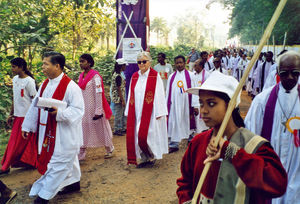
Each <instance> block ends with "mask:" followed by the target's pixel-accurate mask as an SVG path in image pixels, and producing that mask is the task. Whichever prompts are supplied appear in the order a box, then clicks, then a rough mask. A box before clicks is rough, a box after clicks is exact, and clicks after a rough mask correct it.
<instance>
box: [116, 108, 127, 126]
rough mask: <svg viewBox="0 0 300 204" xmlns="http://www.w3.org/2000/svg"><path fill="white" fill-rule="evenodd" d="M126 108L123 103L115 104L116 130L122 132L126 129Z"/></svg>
mask: <svg viewBox="0 0 300 204" xmlns="http://www.w3.org/2000/svg"><path fill="white" fill-rule="evenodd" d="M124 110H125V107H124V106H122V103H115V121H114V130H115V131H122V130H125V129H126V117H125V116H124Z"/></svg>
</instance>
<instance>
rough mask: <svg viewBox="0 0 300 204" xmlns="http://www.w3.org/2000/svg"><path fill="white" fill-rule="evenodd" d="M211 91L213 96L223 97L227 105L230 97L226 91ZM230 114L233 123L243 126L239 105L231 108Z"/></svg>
mask: <svg viewBox="0 0 300 204" xmlns="http://www.w3.org/2000/svg"><path fill="white" fill-rule="evenodd" d="M212 93H213V94H214V95H215V96H217V97H219V98H221V99H223V100H224V101H225V103H226V104H227V105H228V103H229V101H230V97H229V96H228V95H227V94H226V93H223V92H218V91H212ZM231 115H232V119H233V122H234V123H235V125H236V126H237V127H245V123H244V120H243V118H242V116H241V115H240V109H239V107H236V108H235V109H233V111H232V114H231Z"/></svg>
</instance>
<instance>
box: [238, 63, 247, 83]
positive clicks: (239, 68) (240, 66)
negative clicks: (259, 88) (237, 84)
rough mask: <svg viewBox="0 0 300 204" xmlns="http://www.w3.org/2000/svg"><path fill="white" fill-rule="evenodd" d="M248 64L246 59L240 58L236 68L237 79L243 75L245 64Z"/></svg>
mask: <svg viewBox="0 0 300 204" xmlns="http://www.w3.org/2000/svg"><path fill="white" fill-rule="evenodd" d="M248 64H249V61H248V60H247V59H243V58H241V59H240V60H239V62H238V64H237V70H238V73H237V74H238V75H237V77H238V81H240V80H241V78H242V77H243V75H244V71H245V70H246V68H247V66H248Z"/></svg>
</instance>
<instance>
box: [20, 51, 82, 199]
mask: <svg viewBox="0 0 300 204" xmlns="http://www.w3.org/2000/svg"><path fill="white" fill-rule="evenodd" d="M64 64H65V57H64V56H63V55H62V54H60V53H57V52H48V53H45V55H44V58H43V65H42V70H43V72H44V74H45V75H46V76H47V77H48V79H49V82H48V84H47V86H46V88H45V89H44V92H43V94H42V97H43V98H52V96H53V93H54V92H55V90H56V88H57V87H58V85H59V83H60V82H61V80H62V78H63V77H64V73H63V72H62V71H63V68H64ZM44 83H45V82H44ZM41 87H42V86H41ZM40 93H41V88H40V89H39V91H38V93H37V95H36V97H35V99H34V100H33V103H32V104H31V106H30V108H29V110H28V112H27V114H26V116H25V119H24V122H23V125H22V135H23V137H24V138H26V137H27V133H29V132H37V131H38V153H39V154H41V151H42V147H44V145H45V144H43V142H44V138H45V132H46V125H47V123H48V121H47V118H48V114H51V115H52V116H54V117H55V119H56V122H57V125H56V138H55V146H54V151H53V155H52V157H51V159H50V161H49V163H48V165H47V170H46V172H45V173H44V175H43V176H42V177H41V178H39V179H38V180H37V181H36V182H35V183H34V184H33V186H32V188H31V190H30V193H29V196H38V197H37V198H36V199H35V201H34V203H48V201H49V200H50V199H52V198H53V197H54V196H55V195H56V194H57V193H58V192H59V191H60V190H62V189H63V188H64V187H65V188H64V189H63V190H62V191H61V193H62V194H63V193H69V192H73V191H78V190H80V176H81V172H80V166H79V161H78V157H77V155H78V153H79V149H80V146H81V145H82V142H83V140H82V126H81V122H82V117H83V114H84V101H83V97H82V93H81V89H80V88H79V86H78V85H77V84H76V83H75V82H74V81H72V80H71V81H70V82H69V83H68V85H67V88H66V91H65V95H64V97H63V100H62V101H63V102H65V103H66V104H67V107H66V108H65V109H60V108H56V107H53V110H52V111H50V110H49V111H46V110H44V109H40V117H39V110H38V108H37V107H36V106H35V104H34V103H35V101H36V100H37V98H38V97H39V96H40ZM38 124H39V127H38ZM48 145H50V144H48ZM38 168H39V166H38Z"/></svg>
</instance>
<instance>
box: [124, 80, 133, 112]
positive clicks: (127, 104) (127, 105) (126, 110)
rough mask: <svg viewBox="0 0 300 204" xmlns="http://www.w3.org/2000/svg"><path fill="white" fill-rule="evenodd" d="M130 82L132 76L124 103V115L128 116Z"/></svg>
mask: <svg viewBox="0 0 300 204" xmlns="http://www.w3.org/2000/svg"><path fill="white" fill-rule="evenodd" d="M131 82H132V77H131V79H130V84H129V90H128V96H127V103H126V107H125V111H124V115H125V116H128V111H129V101H130V94H131Z"/></svg>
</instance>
